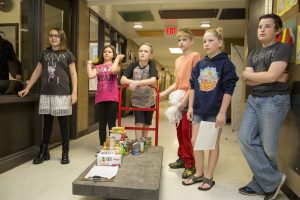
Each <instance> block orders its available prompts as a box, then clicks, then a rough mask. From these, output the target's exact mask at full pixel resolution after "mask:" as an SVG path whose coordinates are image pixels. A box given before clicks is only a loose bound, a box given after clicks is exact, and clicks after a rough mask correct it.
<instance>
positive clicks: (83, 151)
mask: <svg viewBox="0 0 300 200" xmlns="http://www.w3.org/2000/svg"><path fill="white" fill-rule="evenodd" d="M166 106H167V105H166V103H162V104H161V107H160V108H161V110H160V124H159V145H160V146H163V147H164V159H163V168H162V177H161V187H160V199H161V200H182V199H188V200H196V199H197V200H199V199H204V200H219V199H220V200H221V199H222V200H227V199H228V200H237V199H242V200H244V199H246V200H247V199H249V200H261V199H263V196H244V195H241V194H239V193H238V191H237V190H238V188H239V187H241V186H244V185H245V184H246V183H247V182H248V181H249V179H250V178H251V172H250V170H249V168H248V166H247V164H246V161H245V159H244V157H243V156H242V153H241V151H240V149H239V146H238V144H237V141H236V133H235V132H232V131H231V128H230V126H229V125H228V126H227V127H226V128H225V130H224V131H223V133H222V137H221V150H220V152H221V153H220V158H219V162H218V165H217V167H216V170H215V174H214V180H215V181H216V185H215V186H214V187H213V188H212V189H211V190H210V191H206V192H204V191H199V190H198V189H197V185H192V186H183V185H182V184H181V181H182V179H181V173H182V169H179V170H174V169H170V168H169V167H168V163H169V162H172V161H174V160H175V159H176V158H177V156H176V152H177V147H178V144H177V138H176V131H175V127H174V126H173V125H169V123H168V121H167V119H166V118H165V117H164V111H165V108H166ZM131 120H132V118H131V117H129V118H126V119H125V121H131ZM129 136H130V137H133V133H129ZM97 145H98V134H97V132H94V133H92V134H89V135H87V136H84V137H81V138H80V139H78V140H74V141H72V142H71V150H70V159H71V163H70V164H69V165H61V164H60V158H61V147H57V148H55V149H52V150H51V151H50V154H51V160H50V161H47V162H45V163H43V164H40V165H33V164H32V162H31V161H29V162H26V163H25V164H23V165H21V166H18V167H16V168H14V169H12V170H10V171H7V172H5V173H3V174H1V175H0V200H96V199H98V200H101V198H96V197H83V196H76V195H72V182H73V180H74V179H75V178H76V177H77V176H78V175H79V174H80V173H81V172H82V171H83V170H84V169H85V168H86V167H87V166H88V165H89V164H90V163H91V162H92V161H93V160H94V159H95V150H96V146H97ZM277 199H278V200H285V199H287V198H286V197H285V196H284V195H283V194H282V193H280V195H279V196H278V198H277Z"/></svg>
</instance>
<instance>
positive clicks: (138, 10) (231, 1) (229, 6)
mask: <svg viewBox="0 0 300 200" xmlns="http://www.w3.org/2000/svg"><path fill="white" fill-rule="evenodd" d="M87 2H88V6H89V7H90V8H91V9H92V10H93V11H95V12H96V13H97V14H98V15H99V16H100V17H101V18H102V19H104V20H105V21H106V22H107V23H109V24H110V25H112V27H114V29H116V30H117V31H119V32H120V33H121V34H123V35H124V36H125V37H127V38H129V39H132V40H133V41H134V42H135V43H136V44H138V45H140V44H141V43H143V42H149V43H151V44H152V45H153V49H154V56H155V59H156V60H157V61H158V62H159V63H160V64H161V65H162V66H163V67H165V68H168V69H169V71H173V70H174V67H173V66H174V61H175V59H176V58H177V57H178V56H179V55H178V54H177V55H176V54H175V55H174V54H170V52H169V49H168V48H169V47H177V39H176V37H175V36H169V35H167V34H166V33H164V31H165V28H166V27H168V26H175V27H177V29H179V28H190V29H192V30H195V31H196V32H195V33H196V35H197V36H196V40H195V43H194V46H193V50H195V51H198V52H200V54H201V55H205V53H204V52H203V50H202V34H203V32H204V31H203V30H201V28H200V23H201V22H202V21H210V23H211V25H212V27H219V26H220V27H222V28H223V31H224V37H225V38H243V37H244V31H245V19H244V15H245V14H244V13H245V10H244V8H245V4H246V3H245V0H218V1H215V0H181V1H179V0H148V1H145V0H87ZM241 16H242V17H241ZM174 18H175V19H174ZM220 18H223V19H222V20H220ZM134 22H142V23H143V25H144V28H143V29H142V30H141V31H138V32H137V31H136V30H135V29H133V27H132V26H133V24H134ZM149 33H152V34H151V35H152V36H149ZM153 35H155V36H153ZM227 45H228V44H227Z"/></svg>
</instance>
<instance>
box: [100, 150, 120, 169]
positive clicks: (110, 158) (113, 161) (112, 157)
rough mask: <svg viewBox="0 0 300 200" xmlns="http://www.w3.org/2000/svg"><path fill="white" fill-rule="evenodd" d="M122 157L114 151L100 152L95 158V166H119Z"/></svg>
mask: <svg viewBox="0 0 300 200" xmlns="http://www.w3.org/2000/svg"><path fill="white" fill-rule="evenodd" d="M121 164H122V155H121V154H119V152H118V151H116V150H101V151H100V152H99V154H98V156H97V163H96V165H105V166H116V165H119V166H121Z"/></svg>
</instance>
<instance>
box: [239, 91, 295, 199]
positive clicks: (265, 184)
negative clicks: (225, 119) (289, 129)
mask: <svg viewBox="0 0 300 200" xmlns="http://www.w3.org/2000/svg"><path fill="white" fill-rule="evenodd" d="M289 109H290V96H289V95H276V96H273V97H253V96H252V95H250V96H249V97H248V100H247V103H246V108H245V112H244V116H243V119H242V122H241V124H240V128H239V135H238V139H239V144H240V147H241V150H242V152H243V154H244V156H245V158H246V160H247V162H248V164H249V166H250V169H251V171H252V173H253V178H252V180H251V181H250V182H249V183H248V186H249V187H250V188H252V189H253V190H254V191H256V192H257V193H259V194H263V193H266V192H271V191H273V190H275V189H276V188H277V187H278V185H279V183H280V181H281V178H282V175H283V174H282V173H281V172H279V171H278V169H277V159H276V157H277V156H276V154H277V145H278V139H279V133H280V127H281V125H282V124H283V122H284V119H285V116H286V114H287V113H288V111H289Z"/></svg>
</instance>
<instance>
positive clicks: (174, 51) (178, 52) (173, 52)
mask: <svg viewBox="0 0 300 200" xmlns="http://www.w3.org/2000/svg"><path fill="white" fill-rule="evenodd" d="M169 51H170V52H171V54H182V50H181V49H180V48H169Z"/></svg>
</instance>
